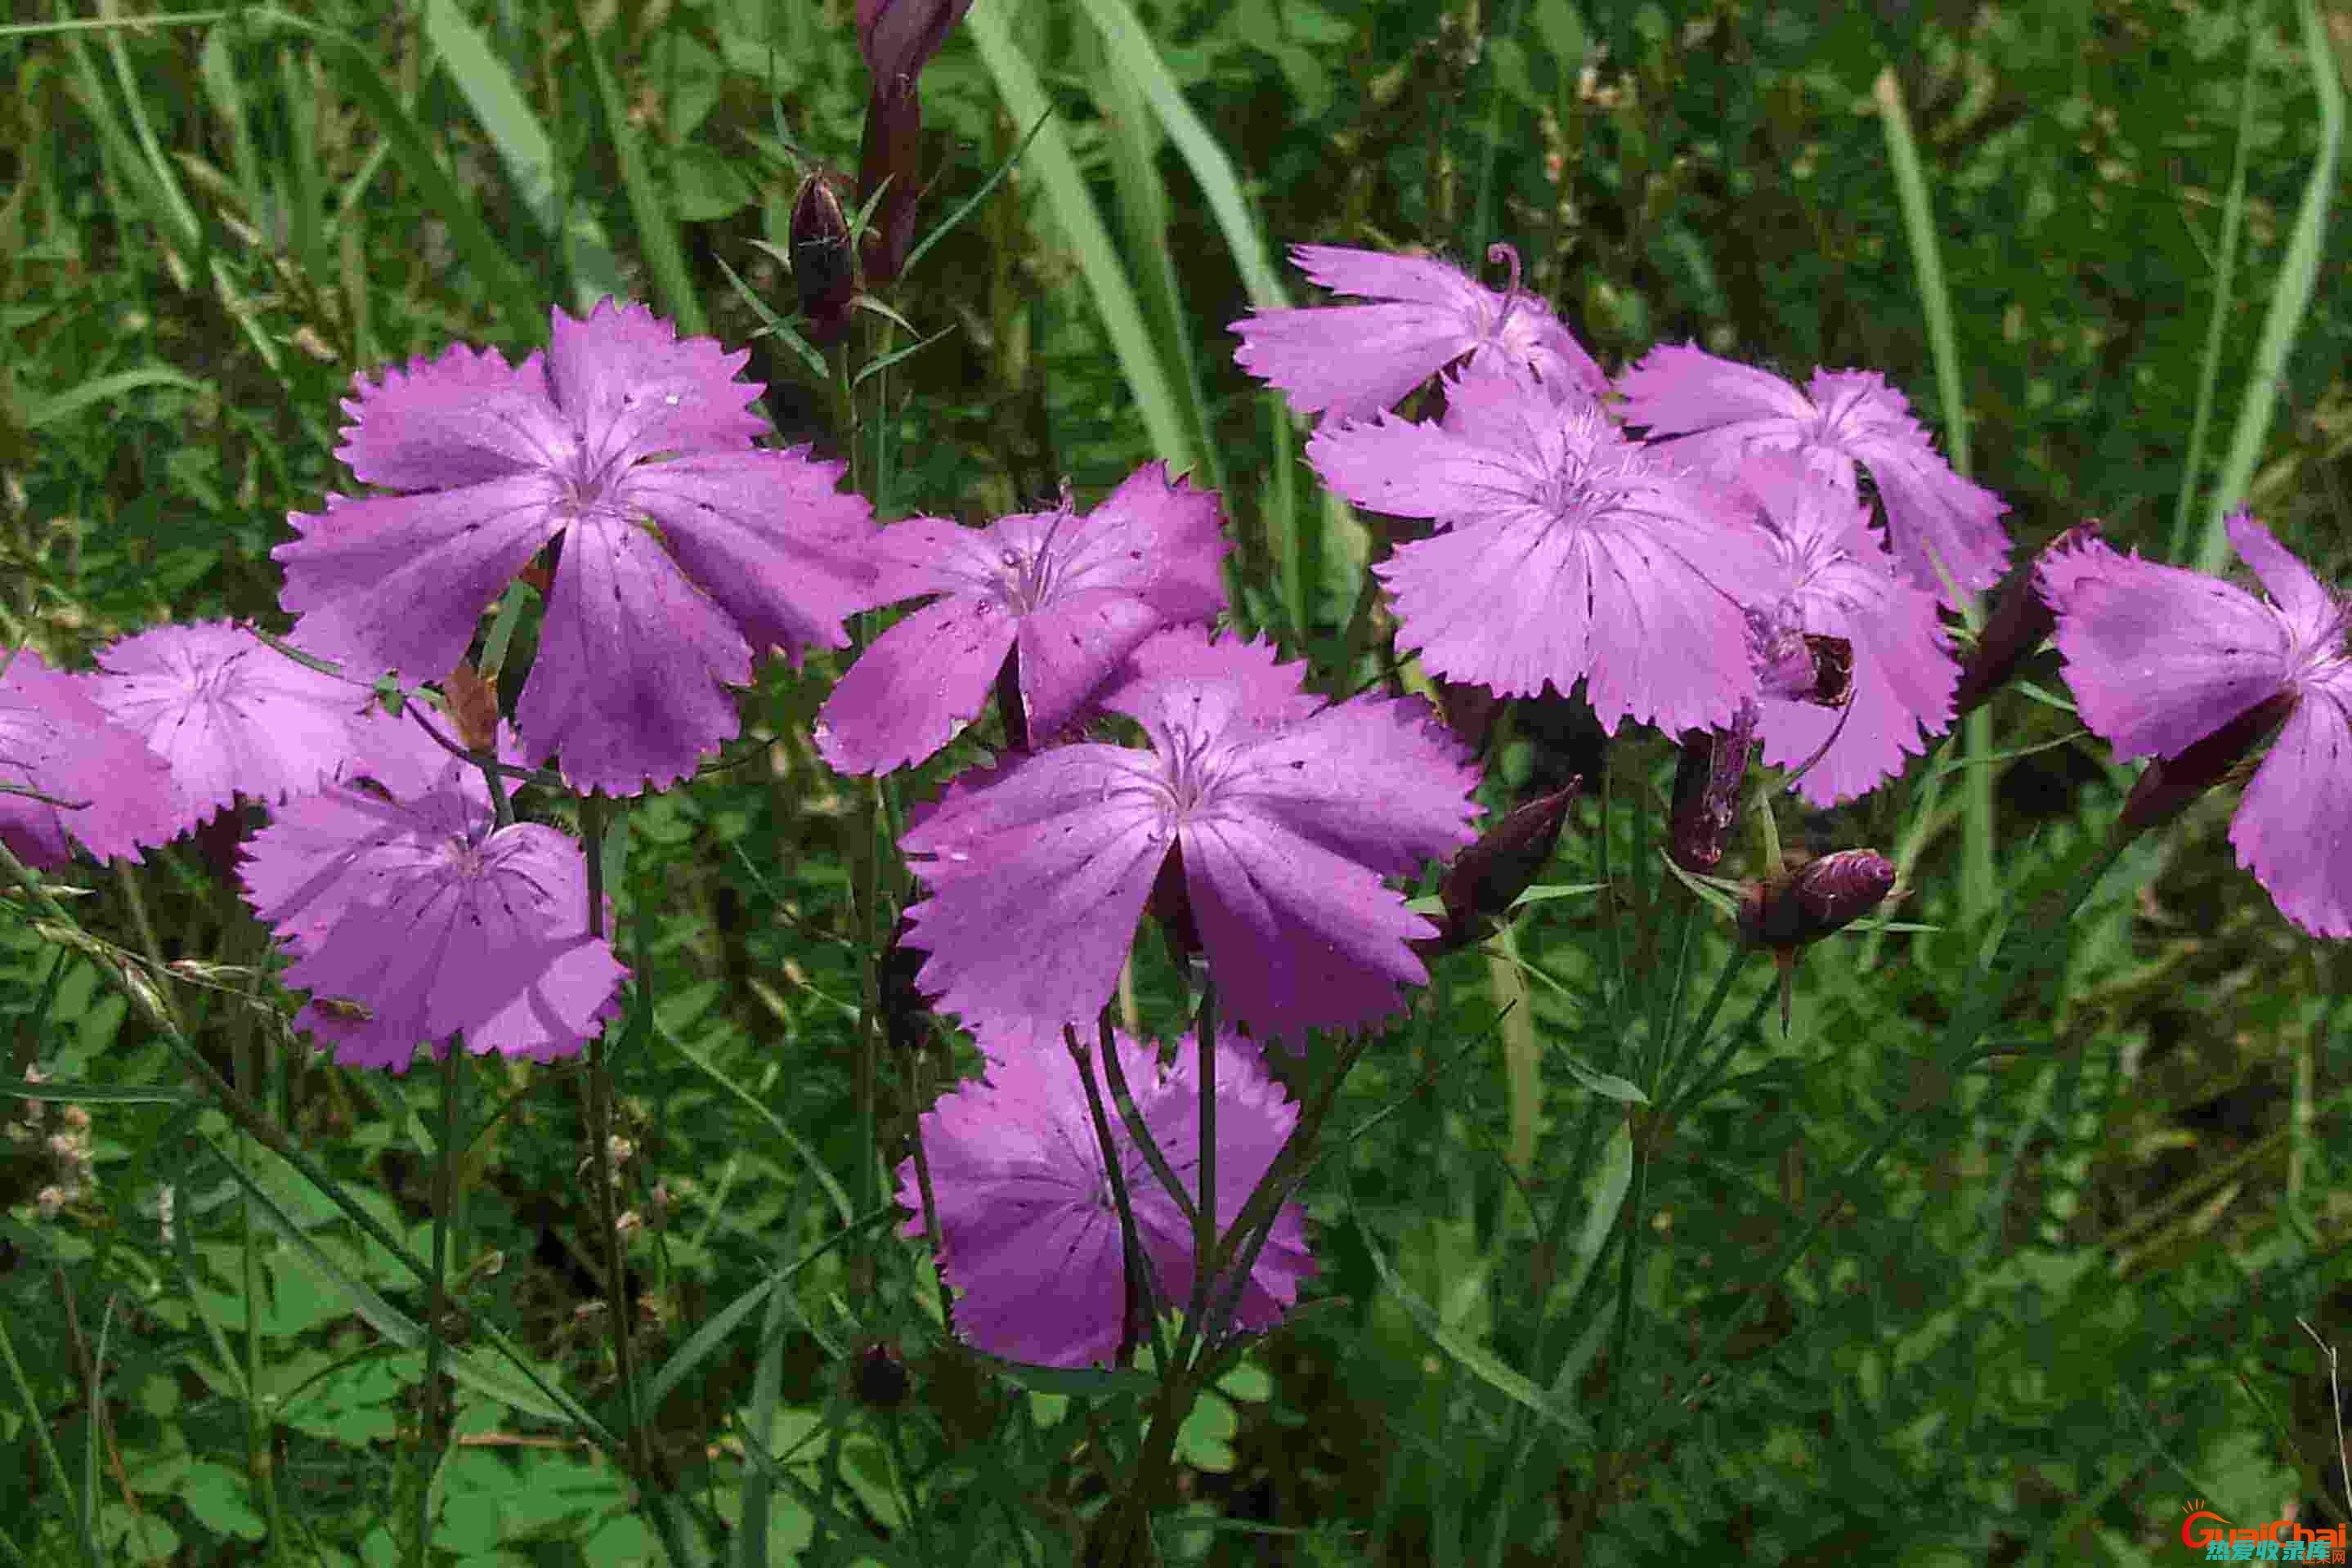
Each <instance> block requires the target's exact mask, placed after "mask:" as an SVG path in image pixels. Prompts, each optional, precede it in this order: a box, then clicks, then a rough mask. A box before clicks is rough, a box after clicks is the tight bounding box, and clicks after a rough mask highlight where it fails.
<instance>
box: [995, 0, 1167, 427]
mask: <svg viewBox="0 0 2352 1568" xmlns="http://www.w3.org/2000/svg"><path fill="white" fill-rule="evenodd" d="M1006 9H1007V8H1006V7H1004V6H1003V5H999V4H989V5H975V6H973V7H972V8H971V12H970V13H969V14H968V15H966V16H965V17H964V31H965V32H966V33H967V34H968V35H969V36H970V37H971V40H972V42H973V44H975V45H976V46H977V47H979V50H980V58H981V62H982V64H983V65H984V66H986V67H987V68H988V72H989V74H990V75H991V76H992V77H993V78H994V79H996V89H997V92H998V94H999V95H1000V96H1001V97H1002V98H1003V100H1004V107H1005V108H1006V110H1008V111H1010V112H1011V114H1012V116H1013V121H1014V122H1015V123H1017V124H1022V125H1027V124H1030V123H1033V122H1034V121H1038V120H1040V119H1041V118H1042V119H1045V124H1044V126H1043V127H1042V128H1041V129H1040V130H1039V131H1038V132H1037V140H1036V142H1034V144H1033V145H1032V147H1031V154H1032V157H1033V159H1034V163H1035V165H1036V170H1037V175H1038V182H1039V184H1041V185H1042V186H1043V187H1044V188H1045V199H1046V205H1047V206H1048V208H1049V209H1050V210H1051V211H1052V213H1053V215H1054V217H1055V221H1056V222H1057V223H1058V224H1059V225H1060V226H1061V228H1062V231H1063V233H1064V234H1065V235H1066V237H1068V240H1069V243H1070V245H1071V247H1072V248H1073V249H1074V250H1075V251H1076V254H1077V259H1078V269H1079V272H1080V275H1081V276H1083V277H1084V278H1085V279H1086V283H1087V292H1088V294H1089V295H1090V296H1091V297H1092V299H1093V300H1094V305H1095V311H1096V314H1097V316H1098V317H1099V318H1100V319H1101V321H1102V324H1103V330H1104V331H1105V333H1106V334H1107V335H1108V337H1109V339H1110V344H1111V352H1112V353H1113V354H1114V355H1115V356H1116V357H1117V359H1118V365H1119V371H1120V374H1122V375H1123V376H1124V377H1125V379H1126V381H1127V385H1128V390H1129V392H1130V393H1131V394H1132V395H1134V398H1135V402H1136V408H1137V412H1138V413H1139V414H1140V415H1141V416H1142V417H1143V424H1144V429H1145V431H1146V433H1147V435H1148V436H1149V437H1150V442H1151V446H1152V448H1153V449H1154V451H1155V452H1156V453H1157V454H1158V455H1159V456H1160V458H1163V459H1165V460H1166V462H1167V463H1168V465H1169V467H1170V468H1191V467H1192V462H1193V458H1194V454H1193V452H1192V440H1191V437H1189V435H1188V434H1187V433H1186V426H1185V423H1184V419H1183V416H1182V414H1181V410H1180V408H1179V405H1178V400H1177V397H1176V395H1175V392H1174V389H1173V388H1172V387H1171V385H1170V384H1169V381H1168V374H1167V372H1166V370H1165V368H1164V367H1162V366H1161V364H1160V358H1159V355H1158V353H1156V352H1155V351H1154V349H1153V348H1152V344H1151V334H1150V330H1149V329H1148V327H1147V326H1146V325H1145V323H1144V320H1143V311H1142V308H1141V307H1140V306H1139V304H1138V303H1137V301H1136V298H1135V289H1134V286H1133V285H1132V284H1131V283H1130V282H1129V279H1128V276H1127V271H1126V268H1123V267H1122V266H1121V265H1120V264H1119V260H1118V251H1117V250H1116V249H1115V248H1114V247H1113V246H1112V245H1111V241H1110V236H1109V234H1108V232H1107V231H1106V230H1105V229H1104V227H1103V221H1102V216H1101V214H1099V213H1098V212H1097V211H1096V209H1095V203H1094V197H1093V196H1092V195H1089V194H1088V193H1087V186H1086V180H1085V177H1084V176H1083V175H1082V174H1080V173H1079V172H1078V165H1077V160H1076V158H1075V157H1074V156H1073V155H1072V154H1071V152H1070V147H1069V139H1068V138H1067V137H1066V135H1065V134H1064V132H1063V130H1062V125H1061V121H1060V120H1059V119H1058V118H1046V117H1047V116H1048V115H1049V114H1050V111H1051V108H1052V104H1051V100H1048V99H1047V98H1046V96H1045V87H1044V85H1043V84H1042V83H1040V82H1039V80H1038V79H1037V72H1036V68H1034V66H1032V65H1031V64H1030V62H1029V58H1028V56H1027V55H1026V54H1024V52H1023V51H1022V49H1021V47H1020V46H1019V45H1018V44H1016V43H1014V42H1013V36H1012V34H1011V33H1010V32H1009V31H1008V30H1007V25H1006V17H1005V16H1004V14H1003V13H1004V11H1005V10H1006Z"/></svg>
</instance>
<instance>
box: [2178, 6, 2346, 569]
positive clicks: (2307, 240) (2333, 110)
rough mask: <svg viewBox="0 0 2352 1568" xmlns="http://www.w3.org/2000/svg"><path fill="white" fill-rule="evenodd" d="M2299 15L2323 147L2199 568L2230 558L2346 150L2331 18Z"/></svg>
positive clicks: (2267, 314) (2313, 287) (2307, 300)
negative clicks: (2231, 529) (2233, 527)
mask: <svg viewBox="0 0 2352 1568" xmlns="http://www.w3.org/2000/svg"><path fill="white" fill-rule="evenodd" d="M2295 15H2296V16H2297V17H2298V18H2300V19H2301V21H2302V23H2303V44H2304V51H2305V57H2306V58H2308V60H2309V62H2310V65H2311V86H2312V90H2313V92H2314V93H2315V95H2316V96H2317V98H2318V100H2319V155H2318V156H2317V157H2316V158H2315V159H2313V160H2312V164H2311V178H2310V179H2309V180H2308V181H2306V182H2305V184H2304V187H2303V202H2302V205H2299V206H2297V207H2296V209H2295V214H2294V227H2293V228H2292V229H2291V230H2289V231H2288V236H2287V246H2286V255H2285V257H2284V258H2283V259H2282V260H2281V262H2280V263H2279V278H2278V285H2277V287H2276V288H2274V289H2273V290H2272V291H2271V302H2270V308H2269V309H2268V310H2265V311H2264V312H2263V331H2262V335H2261V337H2260V338H2258V339H2257V340H2256V341H2255V343H2254V363H2253V365H2252V368H2251V370H2250V371H2249V372H2248V374H2247V376H2246V394H2245V398H2244V400H2243V401H2242V403H2241V404H2240V405H2239V407H2238V422H2237V426H2236V427H2235V428H2234V429H2233V430H2232V431H2231V437H2230V451H2229V455H2228V456H2227V457H2225V458H2223V459H2222V461H2221V477H2220V479H2219V480H2218V481H2217V482H2216V483H2215V484H2214V487H2213V501H2212V504H2211V506H2210V507H2209V508H2208V509H2207V511H2206V517H2205V531H2204V534H2203V536H2202V537H2201V538H2200V540H2199V541H2198V545H2197V555H2196V559H2195V560H2194V561H2193V562H2191V563H2190V564H2192V565H2194V566H2195V567H2196V568H2197V569H2198V570H2199V571H2200V572H2209V573H2210V572H2218V571H2220V570H2221V564H2222V563H2223V562H2225V561H2227V560H2228V559H2229V552H2230V541H2229V535H2228V533H2227V532H2226V531H2224V527H2223V525H2224V524H2225V523H2226V522H2227V521H2229V515H2230V513H2231V511H2232V510H2235V509H2236V508H2237V507H2239V506H2242V505H2243V504H2245V502H2246V500H2247V499H2248V496H2247V491H2248V490H2249V489H2250V488H2251V487H2252V484H2253V481H2254V470H2255V468H2257V467H2258V466H2259V465H2260V464H2261V462H2262V456H2263V442H2264V441H2265V440H2266V439H2268V437H2269V435H2270V427H2271V418H2272V416H2273V414H2274V413H2275V411H2276V410H2277V407H2278V403H2279V393H2280V390H2281V388H2282V387H2283V386H2284V384H2285V380H2286V361H2287V355H2288V353H2290V352H2291V351H2292V350H2293V349H2294V340H2295V335H2296V333H2297V332H2298V331H2301V330H2302V326H2303V321H2304V317H2305V315H2306V314H2307V313H2308V312H2309V311H2310V310H2311V301H2312V298H2313V296H2314V294H2315V292H2316V291H2317V289H2318V285H2319V275H2320V270H2321V268H2322V267H2323V266H2324V265H2325V262H2326V257H2325V252H2326V240H2327V212H2328V207H2329V206H2330V205H2331V204H2332V203H2333V201H2334V199H2335V194H2336V179H2337V174H2336V165H2337V163H2339V161H2340V160H2341V158H2342V156H2343V152H2344V83H2343V81H2342V80H2341V79H2340V78H2339V77H2338V75H2337V73H2336V61H2335V58H2334V56H2333V55H2332V54H2331V53H2330V51H2329V48H2328V41H2327V25H2326V22H2324V21H2323V20H2322V19H2321V17H2320V15H2319V7H2318V6H2317V5H2315V4H2314V3H2313V0H2297V3H2296V5H2295Z"/></svg>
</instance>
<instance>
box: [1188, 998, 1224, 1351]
mask: <svg viewBox="0 0 2352 1568" xmlns="http://www.w3.org/2000/svg"><path fill="white" fill-rule="evenodd" d="M1216 1029H1217V983H1216V981H1215V980H1214V979H1213V977H1210V976H1207V975H1203V976H1202V980H1201V1011H1200V1015H1199V1016H1197V1017H1196V1018H1195V1019H1194V1020H1193V1025H1192V1046H1193V1048H1194V1049H1195V1050H1196V1051H1198V1052H1199V1053H1200V1061H1199V1065H1198V1067H1197V1068H1196V1069H1195V1071H1196V1074H1197V1077H1198V1079H1199V1083H1198V1088H1199V1089H1200V1095H1201V1098H1200V1116H1199V1121H1200V1144H1199V1155H1198V1157H1197V1158H1196V1159H1195V1160H1194V1161H1193V1163H1192V1171H1193V1174H1194V1177H1195V1178H1196V1179H1197V1180H1198V1181H1199V1183H1200V1188H1199V1194H1200V1195H1199V1196H1198V1197H1197V1198H1195V1199H1194V1200H1193V1205H1192V1207H1193V1214H1192V1300H1191V1301H1189V1302H1188V1303H1186V1305H1185V1308H1184V1316H1185V1317H1186V1318H1187V1319H1188V1320H1195V1321H1197V1320H1198V1319H1199V1318H1200V1316H1201V1314H1202V1311H1203V1310H1205V1309H1206V1308H1207V1306H1208V1304H1209V1294H1210V1287H1211V1286H1212V1285H1213V1283H1214V1282H1215V1276H1214V1275H1213V1273H1212V1272H1211V1270H1212V1269H1213V1268H1214V1267H1215V1264H1216V1258H1217V1052H1216V1048H1215V1040H1216ZM1202 1333H1203V1334H1204V1336H1205V1337H1206V1338H1207V1339H1208V1340H1209V1341H1210V1342H1214V1341H1215V1338H1216V1336H1215V1334H1214V1333H1213V1331H1210V1330H1209V1328H1208V1326H1207V1325H1205V1324H1204V1325H1202Z"/></svg>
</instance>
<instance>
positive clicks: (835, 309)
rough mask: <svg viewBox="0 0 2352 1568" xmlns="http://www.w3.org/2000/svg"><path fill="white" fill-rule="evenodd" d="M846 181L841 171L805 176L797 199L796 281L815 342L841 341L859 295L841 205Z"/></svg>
mask: <svg viewBox="0 0 2352 1568" xmlns="http://www.w3.org/2000/svg"><path fill="white" fill-rule="evenodd" d="M846 184H847V182H846V181H844V180H843V179H842V178H841V176H839V175H838V174H829V173H824V172H819V173H817V174H811V175H810V176H809V177H808V178H807V179H805V180H803V181H802V182H801V188H800V194H799V195H795V196H794V197H793V216H792V224H791V227H790V230H789V234H788V237H789V239H790V241H791V254H792V258H793V288H794V289H797V290H798V291H799V294H800V300H801V314H802V315H803V316H805V317H807V318H808V326H809V331H808V335H809V339H810V341H811V342H817V343H834V342H840V341H841V335H842V333H843V331H845V330H846V329H847V327H848V325H849V302H850V300H854V299H856V297H857V251H856V247H855V246H853V245H851V244H850V239H849V214H848V212H847V210H846V209H845V207H844V206H843V205H842V190H843V187H845V185H846Z"/></svg>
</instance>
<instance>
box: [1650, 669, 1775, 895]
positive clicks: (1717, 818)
mask: <svg viewBox="0 0 2352 1568" xmlns="http://www.w3.org/2000/svg"><path fill="white" fill-rule="evenodd" d="M1758 717H1759V710H1758V709H1757V706H1756V704H1754V703H1753V702H1743V703H1741V704H1740V705H1739V710H1738V712H1736V713H1734V714H1733V715H1732V716H1731V727H1730V728H1729V729H1728V730H1702V731H1697V732H1696V733H1694V734H1692V735H1688V736H1685V738H1684V740H1683V742H1682V757H1681V760H1680V761H1679V762H1677V763H1675V807H1674V822H1673V825H1672V827H1671V828H1670V830H1669V832H1668V834H1667V837H1666V853H1667V854H1668V855H1669V856H1670V857H1672V858H1673V859H1674V863H1675V865H1677V866H1680V867H1681V868H1683V869H1684V870H1685V871H1688V872H1689V873H1690V874H1691V875H1692V876H1694V877H1705V876H1709V875H1712V874H1713V873H1714V870H1715V868H1716V867H1717V865H1718V864H1720V863H1721V862H1722V859H1723V851H1724V847H1725V846H1726V845H1727V844H1729V843H1730V842H1731V830H1732V828H1733V827H1734V826H1736V825H1737V824H1738V821H1739V794H1740V788H1741V786H1742V785H1743V784H1746V782H1747V779H1748V752H1751V751H1753V750H1754V749H1755V744H1756V721H1757V718H1758Z"/></svg>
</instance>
